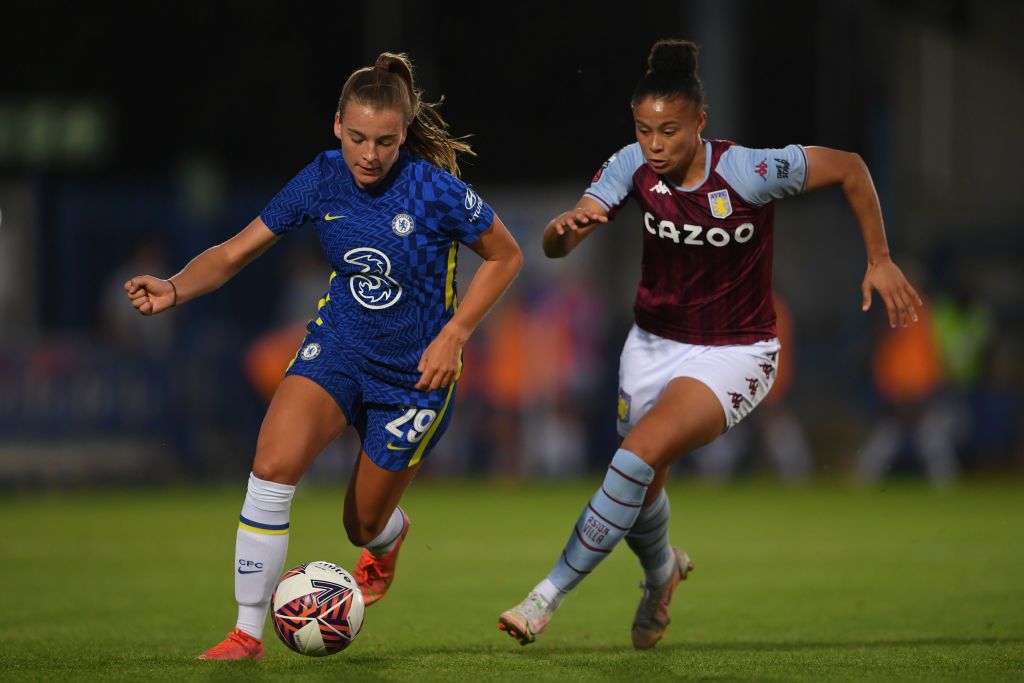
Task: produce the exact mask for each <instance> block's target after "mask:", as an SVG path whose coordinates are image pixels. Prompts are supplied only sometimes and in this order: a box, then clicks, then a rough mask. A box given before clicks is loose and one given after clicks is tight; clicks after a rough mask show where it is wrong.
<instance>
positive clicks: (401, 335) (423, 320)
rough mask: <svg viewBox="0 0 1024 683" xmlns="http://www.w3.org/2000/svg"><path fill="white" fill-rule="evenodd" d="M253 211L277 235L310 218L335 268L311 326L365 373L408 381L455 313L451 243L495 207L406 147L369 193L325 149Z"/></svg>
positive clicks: (469, 239)
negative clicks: (329, 337)
mask: <svg viewBox="0 0 1024 683" xmlns="http://www.w3.org/2000/svg"><path fill="white" fill-rule="evenodd" d="M260 217H261V218H262V219H263V222H264V223H266V225H267V227H268V228H270V229H271V231H273V232H274V233H275V234H278V235H280V234H283V233H285V232H289V231H291V230H295V229H297V228H299V227H300V226H301V225H303V224H304V223H306V222H312V223H315V224H316V229H317V233H318V235H319V237H320V245H321V246H322V247H323V250H324V254H325V255H326V256H327V259H328V261H330V263H331V266H332V267H333V269H334V272H333V273H331V279H330V287H329V291H328V293H327V294H326V295H325V296H324V298H323V299H321V300H320V304H319V310H318V311H317V314H316V317H315V318H314V319H313V320H311V321H310V323H309V329H310V331H312V330H314V329H317V328H324V327H326V328H327V329H328V330H330V331H332V332H334V333H335V334H334V336H335V337H336V338H337V340H338V343H340V344H343V345H344V346H345V348H346V349H347V353H349V354H351V356H352V357H354V358H357V359H359V360H360V361H361V363H362V364H363V366H364V370H366V371H367V372H369V373H370V374H371V375H374V376H377V377H379V378H381V379H384V380H387V381H389V382H394V383H397V384H401V385H411V384H414V383H415V382H416V381H418V380H419V376H420V373H419V372H418V371H417V369H416V366H417V365H418V363H419V359H420V356H421V355H422V353H423V350H424V349H426V347H427V345H428V344H429V343H430V342H431V341H432V340H433V339H434V337H436V336H437V334H438V332H440V330H441V328H442V327H443V326H444V324H445V323H446V322H448V320H449V319H450V318H451V317H452V314H453V313H454V312H455V307H456V305H457V292H456V281H455V276H456V265H457V255H458V246H459V243H460V242H461V243H463V244H471V243H473V242H475V241H476V240H477V239H478V238H479V237H480V234H481V233H483V232H484V231H486V230H487V229H489V228H490V227H491V223H492V222H493V220H494V212H493V210H492V209H491V207H490V206H489V205H488V204H487V203H485V202H484V201H483V200H482V199H481V198H480V197H479V195H477V194H476V192H474V191H473V189H472V188H471V187H470V186H469V185H467V184H465V183H463V182H462V181H461V180H459V179H458V178H456V177H455V176H453V175H451V174H450V173H448V172H446V171H444V170H442V169H440V168H438V167H437V166H434V165H433V164H431V163H430V162H428V161H426V160H424V159H422V158H420V157H417V156H415V155H413V154H411V153H409V152H407V151H405V150H402V151H401V152H400V153H399V157H398V159H397V160H396V161H395V164H394V166H392V168H391V170H390V172H389V173H388V175H387V177H385V178H384V180H382V181H381V182H380V183H379V184H378V185H376V186H374V187H372V188H370V189H363V188H361V187H359V185H358V184H356V181H355V178H354V177H353V176H352V172H351V171H350V170H349V168H348V166H346V164H345V160H344V157H342V154H341V151H340V150H330V151H327V152H323V153H322V154H320V155H318V156H317V157H316V159H314V160H313V162H312V163H311V164H309V165H308V166H306V167H305V168H304V169H302V171H300V172H299V174H298V175H296V176H295V177H294V178H293V179H292V180H291V181H290V182H289V183H288V184H287V185H286V186H285V187H284V189H282V190H281V191H280V192H279V193H278V194H277V196H275V197H274V198H273V200H271V202H270V203H269V204H268V205H267V207H266V208H265V209H264V210H263V213H262V214H261V215H260Z"/></svg>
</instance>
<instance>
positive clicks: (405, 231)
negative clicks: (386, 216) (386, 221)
mask: <svg viewBox="0 0 1024 683" xmlns="http://www.w3.org/2000/svg"><path fill="white" fill-rule="evenodd" d="M415 229H416V221H415V220H414V219H413V217H412V216H410V215H409V214H407V213H400V214H398V215H396V216H395V217H394V218H392V219H391V232H393V233H395V234H396V235H398V236H399V237H408V236H409V235H411V234H412V231H413V230H415Z"/></svg>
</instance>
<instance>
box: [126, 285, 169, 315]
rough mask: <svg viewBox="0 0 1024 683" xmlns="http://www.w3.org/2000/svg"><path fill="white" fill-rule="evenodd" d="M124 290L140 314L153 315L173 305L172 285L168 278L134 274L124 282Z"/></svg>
mask: <svg viewBox="0 0 1024 683" xmlns="http://www.w3.org/2000/svg"><path fill="white" fill-rule="evenodd" d="M124 291H125V292H127V293H128V299H129V300H131V302H132V306H134V307H135V310H136V311H138V312H139V313H141V314H142V315H155V314H156V313H160V312H161V311H166V310H167V309H168V308H171V307H172V306H174V304H175V303H176V302H175V298H176V296H175V293H174V286H173V285H172V284H171V283H170V281H169V280H161V279H160V278H157V277H153V276H152V275H136V276H135V277H133V278H132V279H131V280H128V282H126V283H124Z"/></svg>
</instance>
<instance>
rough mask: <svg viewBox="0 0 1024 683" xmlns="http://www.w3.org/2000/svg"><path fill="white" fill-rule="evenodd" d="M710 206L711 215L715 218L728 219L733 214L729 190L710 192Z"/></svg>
mask: <svg viewBox="0 0 1024 683" xmlns="http://www.w3.org/2000/svg"><path fill="white" fill-rule="evenodd" d="M708 204H710V205H711V215H712V216H714V217H715V218H727V217H728V216H729V214H731V213H732V202H731V201H729V190H718V191H716V192H708Z"/></svg>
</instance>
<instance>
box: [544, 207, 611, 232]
mask: <svg viewBox="0 0 1024 683" xmlns="http://www.w3.org/2000/svg"><path fill="white" fill-rule="evenodd" d="M607 222H608V216H605V215H604V214H601V213H597V212H596V211H588V210H587V209H585V208H583V207H582V206H577V207H576V208H575V209H572V210H571V211H566V212H565V213H563V214H559V215H558V216H556V217H555V219H554V220H552V221H551V225H552V226H553V227H554V228H555V232H557V233H558V234H559V235H564V234H566V233H568V232H571V231H576V230H579V229H581V228H586V227H588V226H591V225H594V224H595V223H607Z"/></svg>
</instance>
